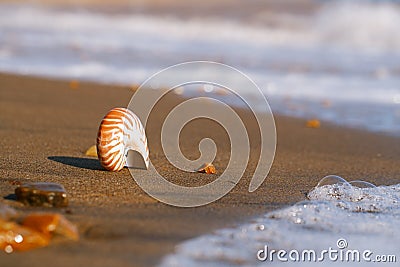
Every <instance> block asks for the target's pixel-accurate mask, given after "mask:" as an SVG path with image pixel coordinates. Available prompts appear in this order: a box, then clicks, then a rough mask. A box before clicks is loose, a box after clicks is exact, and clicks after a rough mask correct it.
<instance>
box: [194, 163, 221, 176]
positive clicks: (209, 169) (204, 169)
mask: <svg viewBox="0 0 400 267" xmlns="http://www.w3.org/2000/svg"><path fill="white" fill-rule="evenodd" d="M196 171H197V172H201V173H207V174H216V173H217V170H216V169H215V167H214V165H212V163H205V164H203V165H201V167H200V168H198V169H197V170H196Z"/></svg>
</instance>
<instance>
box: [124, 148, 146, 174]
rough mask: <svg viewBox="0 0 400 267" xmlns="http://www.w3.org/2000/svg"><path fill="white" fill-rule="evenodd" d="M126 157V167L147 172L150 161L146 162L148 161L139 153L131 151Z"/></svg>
mask: <svg viewBox="0 0 400 267" xmlns="http://www.w3.org/2000/svg"><path fill="white" fill-rule="evenodd" d="M125 157H126V164H125V166H126V167H128V168H135V169H143V170H147V168H148V161H146V159H145V158H143V155H142V154H141V153H140V152H139V151H136V150H133V149H129V150H128V151H127V152H126V154H125Z"/></svg>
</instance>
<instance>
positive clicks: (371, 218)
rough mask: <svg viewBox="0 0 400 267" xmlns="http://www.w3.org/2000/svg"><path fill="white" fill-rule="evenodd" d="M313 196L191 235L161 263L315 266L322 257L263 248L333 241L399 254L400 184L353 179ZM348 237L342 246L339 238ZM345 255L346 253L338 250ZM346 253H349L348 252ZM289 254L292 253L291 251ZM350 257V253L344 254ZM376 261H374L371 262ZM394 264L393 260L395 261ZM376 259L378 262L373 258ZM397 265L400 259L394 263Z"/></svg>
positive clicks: (317, 246) (323, 245)
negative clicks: (264, 253) (299, 257)
mask: <svg viewBox="0 0 400 267" xmlns="http://www.w3.org/2000/svg"><path fill="white" fill-rule="evenodd" d="M309 198H310V200H308V201H303V202H301V203H298V204H296V205H294V206H291V207H288V208H285V209H281V210H277V211H273V212H270V213H267V214H265V215H264V216H262V217H260V218H257V219H254V220H253V221H252V222H251V223H247V224H244V225H240V226H238V227H236V228H228V229H222V230H218V231H215V232H214V233H211V234H208V235H204V236H200V237H197V238H194V239H192V240H188V241H185V242H183V243H181V244H180V245H178V246H177V248H176V251H175V253H173V254H171V255H168V256H167V257H165V258H164V259H163V261H162V262H161V264H160V266H232V265H241V266H264V265H265V264H267V266H280V265H281V264H282V265H283V264H285V266H286V265H287V264H289V265H291V264H293V265H296V266H314V265H317V264H321V262H308V261H302V262H294V261H291V260H289V261H288V262H281V261H279V260H278V259H277V258H276V256H275V260H272V261H271V260H270V258H268V259H267V260H266V262H263V261H260V260H259V259H257V252H258V251H259V250H261V249H264V247H265V245H267V246H268V248H269V251H270V250H272V249H275V250H285V251H287V252H289V251H291V250H297V251H300V252H302V251H303V250H314V251H316V253H317V261H318V256H319V255H320V254H319V253H320V252H321V251H322V250H324V249H329V247H331V248H333V249H336V250H338V251H344V253H346V251H348V250H359V251H360V252H361V253H362V252H363V251H364V250H371V251H372V252H373V254H372V255H373V256H372V257H371V258H374V257H375V256H377V255H378V254H379V255H396V256H397V260H399V256H400V255H398V253H399V251H400V245H399V244H400V243H399V241H400V230H399V229H398V223H399V220H400V205H399V203H400V184H398V185H393V186H379V187H373V188H357V187H354V186H350V185H349V184H347V183H346V184H328V185H324V186H321V187H317V188H315V189H314V190H313V191H311V192H310V193H309ZM339 239H344V240H345V241H346V242H347V246H346V247H345V248H341V249H340V248H339V247H338V244H337V242H338V240H339ZM338 255H340V254H338ZM344 255H345V254H344ZM286 257H288V256H286ZM344 260H345V258H344ZM360 261H361V263H358V262H352V261H350V262H346V261H344V262H343V261H340V259H338V260H337V261H332V260H330V259H329V258H328V257H325V260H324V261H323V264H324V266H325V265H327V266H344V265H345V266H359V265H363V264H366V262H365V261H363V259H361V260H360ZM369 264H372V263H369ZM392 264H393V263H392ZM372 265H373V264H372ZM393 266H394V265H393Z"/></svg>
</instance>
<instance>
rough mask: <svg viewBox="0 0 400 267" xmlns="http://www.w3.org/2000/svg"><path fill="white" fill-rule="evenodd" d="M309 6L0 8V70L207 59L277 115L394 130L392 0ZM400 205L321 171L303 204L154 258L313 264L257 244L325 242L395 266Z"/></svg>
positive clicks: (292, 246)
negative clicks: (239, 79) (246, 12)
mask: <svg viewBox="0 0 400 267" xmlns="http://www.w3.org/2000/svg"><path fill="white" fill-rule="evenodd" d="M316 6H317V8H316V9H315V10H313V11H310V12H306V13H292V12H283V13H279V15H277V14H278V13H274V12H272V13H268V14H264V13H263V12H259V13H256V14H255V16H254V17H255V18H253V20H251V21H246V20H240V19H238V20H235V19H232V18H231V17H229V18H228V17H225V16H223V15H221V16H218V17H216V16H206V17H192V18H190V19H182V18H178V17H174V16H170V15H166V16H163V15H157V16H156V15H149V14H137V13H132V14H130V13H129V11H127V12H121V13H118V12H117V13H115V12H114V13H109V12H104V11H100V10H96V11H94V10H90V9H77V8H73V9H66V8H50V7H45V6H37V5H28V4H23V5H20V4H12V5H11V4H7V5H6V4H1V5H0V71H3V72H10V73H22V74H30V75H38V76H45V77H55V78H67V79H79V80H92V81H97V82H104V83H118V84H124V85H132V84H140V83H142V82H143V81H145V80H146V79H147V78H148V77H150V76H151V75H152V74H154V73H156V72H157V71H160V70H161V69H163V68H165V67H169V66H171V65H174V64H177V63H181V62H186V61H192V60H211V61H216V62H221V63H225V64H228V65H231V66H233V67H235V68H237V69H239V70H240V71H242V72H244V73H245V74H247V75H248V76H249V77H250V78H252V79H253V80H254V81H255V83H256V84H257V85H258V86H259V87H260V89H261V90H262V92H263V93H264V94H265V96H266V98H267V99H268V101H269V103H270V105H271V107H272V110H273V112H275V113H281V114H286V115H290V116H296V117H301V118H305V119H311V118H317V119H320V120H322V121H328V122H332V123H337V124H339V125H346V126H349V127H355V128H361V129H367V130H370V131H376V132H382V133H385V134H389V135H396V136H399V135H400V27H399V25H400V6H399V3H398V1H318V2H316ZM174 75H181V73H175V74H174ZM227 78H228V79H229V77H227ZM166 83H167V82H166ZM160 86H161V87H162V86H163V85H160ZM239 89H240V90H241V91H240V93H241V94H248V93H249V92H248V91H246V88H239ZM189 94H190V92H189ZM278 138H279V137H278ZM399 200H400V186H399V185H392V186H379V187H375V186H373V185H368V184H367V183H359V182H358V183H351V184H350V183H347V182H346V181H343V180H341V179H340V178H332V177H331V178H327V179H324V180H323V181H321V183H320V184H319V186H318V187H316V188H315V189H314V190H313V191H312V192H310V193H309V200H307V201H305V202H302V203H298V204H296V205H294V206H291V207H287V208H285V209H282V210H278V211H274V212H272V213H267V214H265V215H263V216H261V217H259V218H256V219H254V220H253V221H251V222H248V223H246V224H243V225H238V226H237V227H233V228H229V229H221V230H218V231H216V232H213V233H210V234H207V235H204V236H200V237H197V238H194V239H192V240H188V241H186V242H184V243H182V244H180V245H179V246H178V247H177V248H176V251H175V252H174V253H173V254H171V255H168V256H166V257H165V258H164V259H163V260H162V262H161V263H160V265H161V266H232V265H245V266H262V265H266V266H280V265H282V264H285V265H291V264H293V265H296V266H314V265H317V264H320V262H318V261H316V262H314V261H302V260H299V261H297V262H295V261H293V260H290V259H288V262H281V261H280V260H278V259H277V255H276V254H274V255H275V256H274V258H273V259H272V260H271V258H270V257H268V258H266V259H265V261H261V260H259V259H258V258H257V254H258V252H259V251H260V250H263V249H264V250H265V246H267V247H268V251H269V252H270V251H271V250H285V251H286V252H287V255H286V256H288V255H289V253H290V252H291V251H292V250H297V251H299V252H300V254H301V252H302V251H304V250H315V251H316V253H317V254H318V256H320V252H321V251H323V250H324V249H325V250H329V248H331V249H332V250H337V251H338V252H337V253H338V255H339V256H340V255H342V256H343V253H346V252H347V251H348V250H358V251H359V252H361V253H363V252H364V251H366V250H370V251H371V252H372V254H371V255H369V256H370V257H369V258H370V259H371V261H372V260H376V257H375V256H378V255H383V256H385V255H386V256H390V255H397V262H398V261H399V260H400V259H399V258H398V257H400V255H399V254H398V253H399V251H400V246H399V244H400V242H399V241H400V231H399V230H398V224H399V222H400V217H399V216H400V208H399V207H400V206H399ZM339 241H340V242H339ZM343 244H347V246H346V247H342V248H340V247H339V246H342V245H343ZM338 245H339V246H338ZM340 253H342V254H340ZM260 255H261V256H265V253H264V254H263V253H261V254H260ZM293 255H294V256H295V254H293ZM268 256H269V255H268ZM360 262H361V263H357V262H347V261H346V262H344V261H342V260H340V259H336V261H334V260H331V259H329V258H328V256H325V258H324V261H323V264H324V266H325V265H326V266H359V265H360V266H361V264H362V266H364V265H367V266H368V265H371V266H372V265H374V263H375V264H377V263H376V262H366V261H365V259H361V260H360ZM397 264H398V263H397ZM379 265H382V266H384V265H388V266H397V265H396V263H386V264H383V263H380V264H379Z"/></svg>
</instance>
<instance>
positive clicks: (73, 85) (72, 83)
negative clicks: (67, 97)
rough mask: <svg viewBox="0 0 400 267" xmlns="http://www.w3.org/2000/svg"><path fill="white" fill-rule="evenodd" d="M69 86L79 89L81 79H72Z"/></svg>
mask: <svg viewBox="0 0 400 267" xmlns="http://www.w3.org/2000/svg"><path fill="white" fill-rule="evenodd" d="M69 88H71V89H78V88H79V81H77V80H72V81H70V82H69Z"/></svg>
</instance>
